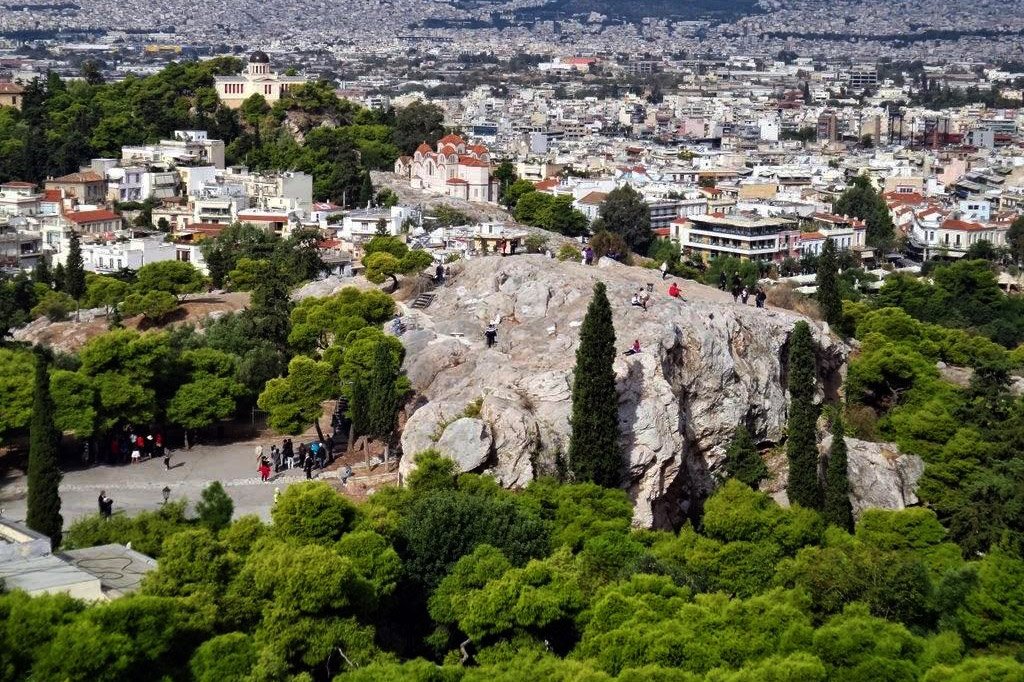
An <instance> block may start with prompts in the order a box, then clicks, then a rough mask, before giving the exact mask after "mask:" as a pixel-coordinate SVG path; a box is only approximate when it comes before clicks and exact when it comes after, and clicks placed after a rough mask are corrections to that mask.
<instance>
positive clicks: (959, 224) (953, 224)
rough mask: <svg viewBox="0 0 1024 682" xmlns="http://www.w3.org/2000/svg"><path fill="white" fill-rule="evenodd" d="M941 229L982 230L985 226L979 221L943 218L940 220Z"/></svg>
mask: <svg viewBox="0 0 1024 682" xmlns="http://www.w3.org/2000/svg"><path fill="white" fill-rule="evenodd" d="M942 229H943V230H961V231H963V232H977V231H979V230H984V229H985V226H984V225H982V224H980V223H969V222H967V221H966V220H956V219H950V220H944V221H942Z"/></svg>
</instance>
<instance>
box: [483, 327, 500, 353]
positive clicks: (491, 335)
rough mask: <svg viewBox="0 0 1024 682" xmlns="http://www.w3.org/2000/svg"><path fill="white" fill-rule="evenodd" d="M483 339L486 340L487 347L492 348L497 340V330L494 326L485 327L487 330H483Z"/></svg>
mask: <svg viewBox="0 0 1024 682" xmlns="http://www.w3.org/2000/svg"><path fill="white" fill-rule="evenodd" d="M484 338H486V339H487V347H488V348H491V347H493V346H494V342H495V341H496V340H497V338H498V328H497V327H495V326H494V324H493V323H492V324H489V325H487V329H485V330H484Z"/></svg>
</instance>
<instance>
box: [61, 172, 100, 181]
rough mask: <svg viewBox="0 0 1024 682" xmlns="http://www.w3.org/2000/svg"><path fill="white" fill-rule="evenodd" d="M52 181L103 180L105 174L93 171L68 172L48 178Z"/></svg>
mask: <svg viewBox="0 0 1024 682" xmlns="http://www.w3.org/2000/svg"><path fill="white" fill-rule="evenodd" d="M50 182H61V183H75V182H103V176H102V175H100V174H99V173H94V172H93V171H85V172H83V173H68V174H67V175H62V176H60V177H59V178H54V179H53V180H47V183H50Z"/></svg>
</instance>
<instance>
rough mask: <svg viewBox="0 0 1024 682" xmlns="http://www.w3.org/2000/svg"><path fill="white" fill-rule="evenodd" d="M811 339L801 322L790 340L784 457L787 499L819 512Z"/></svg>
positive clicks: (816, 417) (820, 503)
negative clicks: (786, 475) (786, 463)
mask: <svg viewBox="0 0 1024 682" xmlns="http://www.w3.org/2000/svg"><path fill="white" fill-rule="evenodd" d="M814 381H815V370H814V340H813V339H812V338H811V328H810V327H809V326H808V324H807V323H806V322H804V321H803V320H801V321H800V322H797V323H796V325H795V326H794V327H793V333H792V334H791V335H790V337H789V382H788V388H789V423H788V427H787V432H788V433H787V438H786V456H787V458H788V459H789V500H790V501H791V502H793V503H796V504H799V505H800V506H802V507H807V508H809V509H821V506H822V495H821V485H820V483H819V482H818V443H817V433H816V429H815V422H816V421H817V419H818V408H817V406H816V405H815V404H814Z"/></svg>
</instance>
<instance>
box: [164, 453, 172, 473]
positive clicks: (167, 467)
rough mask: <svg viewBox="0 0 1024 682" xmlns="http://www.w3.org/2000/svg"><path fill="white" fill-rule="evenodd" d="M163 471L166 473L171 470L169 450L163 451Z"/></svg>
mask: <svg viewBox="0 0 1024 682" xmlns="http://www.w3.org/2000/svg"><path fill="white" fill-rule="evenodd" d="M164 469H165V470H166V471H170V470H171V451H170V449H167V450H164Z"/></svg>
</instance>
